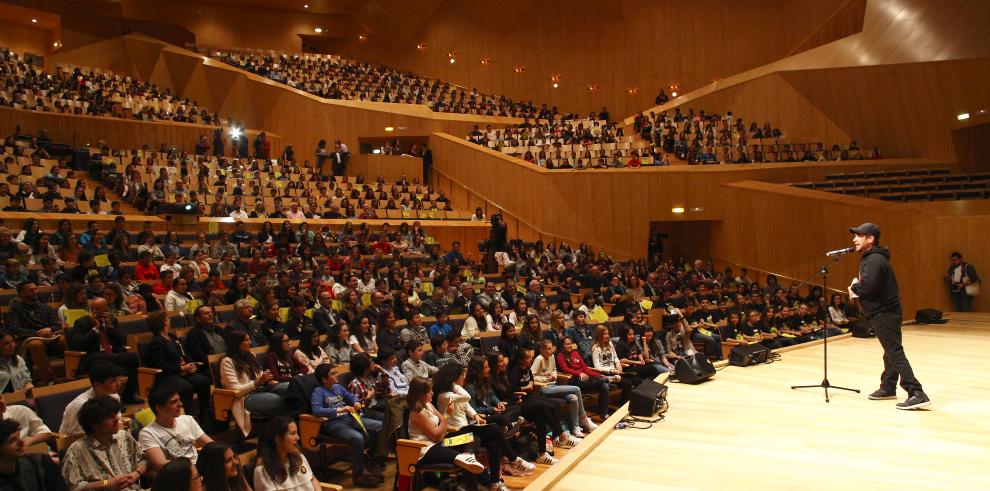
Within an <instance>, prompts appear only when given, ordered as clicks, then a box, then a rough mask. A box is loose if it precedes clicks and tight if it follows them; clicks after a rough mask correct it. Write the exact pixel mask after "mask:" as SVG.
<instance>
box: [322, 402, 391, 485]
mask: <svg viewBox="0 0 990 491" xmlns="http://www.w3.org/2000/svg"><path fill="white" fill-rule="evenodd" d="M361 422H362V423H364V430H362V429H361V425H360V424H358V422H357V420H356V419H354V418H353V417H352V416H351V415H350V414H345V415H341V416H338V417H336V418H334V419H331V420H330V421H327V422H326V423H323V426H321V427H320V433H323V434H324V435H326V436H328V437H330V438H333V439H334V440H339V441H341V442H343V443H346V444H347V447H348V458H349V459H350V461H351V474H352V475H353V476H354V477H358V476H360V475H361V474H364V449H365V447H368V446H370V445H371V444H372V443H373V442H376V441H377V440H378V432H380V431H382V422H381V421H378V420H377V419H370V418H366V417H364V416H362V417H361ZM365 431H367V435H365Z"/></svg>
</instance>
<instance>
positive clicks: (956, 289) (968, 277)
mask: <svg viewBox="0 0 990 491" xmlns="http://www.w3.org/2000/svg"><path fill="white" fill-rule="evenodd" d="M949 261H950V262H951V264H949V272H948V273H947V274H946V275H945V281H946V283H948V284H949V297H951V298H952V305H953V307H954V308H955V309H956V312H969V309H970V307H971V306H972V303H973V297H974V296H976V295H973V294H974V293H975V294H979V291H980V286H979V284H980V276H979V275H977V274H976V268H974V267H973V265H972V264H969V263H967V262H964V261H963V257H962V254H961V253H959V252H953V253H952V254H950V255H949Z"/></svg>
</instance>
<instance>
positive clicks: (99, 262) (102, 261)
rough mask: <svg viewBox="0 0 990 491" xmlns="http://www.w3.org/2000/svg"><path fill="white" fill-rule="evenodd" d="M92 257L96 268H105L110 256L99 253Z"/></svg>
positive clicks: (108, 263)
mask: <svg viewBox="0 0 990 491" xmlns="http://www.w3.org/2000/svg"><path fill="white" fill-rule="evenodd" d="M93 259H95V260H96V266H97V267H98V268H105V267H107V266H109V265H110V257H109V256H108V255H106V254H100V255H99V256H96V257H94V258H93Z"/></svg>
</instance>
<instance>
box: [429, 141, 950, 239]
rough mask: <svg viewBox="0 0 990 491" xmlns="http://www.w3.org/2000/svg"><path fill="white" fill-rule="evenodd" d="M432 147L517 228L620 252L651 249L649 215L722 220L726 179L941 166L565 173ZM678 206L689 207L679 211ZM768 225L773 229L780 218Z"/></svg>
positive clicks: (447, 169)
mask: <svg viewBox="0 0 990 491" xmlns="http://www.w3.org/2000/svg"><path fill="white" fill-rule="evenodd" d="M430 147H431V148H432V149H433V155H434V166H433V168H434V169H435V170H436V172H437V173H438V174H439V175H440V176H441V181H440V182H441V183H442V184H441V186H440V188H441V189H444V187H445V186H451V187H453V186H459V187H462V188H465V189H468V190H470V192H471V193H474V194H476V195H477V196H478V197H479V198H480V199H481V200H484V201H487V202H488V203H489V204H490V205H489V209H490V208H491V207H496V208H498V209H501V210H504V211H505V214H506V216H507V217H511V218H512V219H513V220H517V221H518V222H519V223H520V224H521V225H520V227H519V228H525V227H528V228H530V229H533V230H535V231H538V232H539V233H541V234H545V235H548V236H555V237H560V238H562V239H564V240H566V241H567V242H569V243H572V244H573V243H580V242H588V243H590V244H594V245H596V246H598V247H602V248H604V249H605V250H606V251H607V252H608V253H609V254H612V255H613V256H615V257H620V258H629V257H633V258H637V257H643V256H644V255H645V254H646V244H647V238H648V234H649V228H650V223H651V222H680V221H698V220H721V219H723V218H724V217H725V214H726V212H727V210H728V209H729V208H731V207H734V206H738V205H737V204H735V203H734V202H733V201H732V200H729V199H727V198H726V196H725V193H724V189H723V188H722V187H721V185H722V184H723V183H728V182H736V181H741V180H746V179H759V180H765V181H771V182H803V181H810V180H822V179H824V177H825V175H827V174H833V173H840V172H852V171H868V170H871V169H884V168H886V169H901V168H912V167H931V166H933V165H936V164H935V163H933V162H931V161H920V160H899V161H880V162H875V163H864V162H833V163H826V164H751V165H745V166H734V165H723V166H672V167H662V168H643V169H637V170H632V169H626V170H621V171H615V170H587V171H581V172H577V171H569V172H560V171H548V170H545V169H542V168H539V167H536V166H534V165H531V164H527V163H525V162H523V161H521V160H519V159H515V158H511V157H507V156H505V155H502V154H500V153H497V152H494V151H491V150H488V149H485V148H480V147H478V146H476V145H471V144H468V143H466V142H465V141H464V140H462V139H460V138H456V137H453V136H450V135H445V134H440V133H435V134H433V135H432V136H431V138H430ZM674 207H683V208H685V209H686V210H687V212H686V213H683V214H675V213H673V212H672V208H674ZM486 213H487V212H486ZM507 223H511V222H510V220H507ZM523 225H524V226H525V227H523ZM767 226H768V227H771V228H770V229H768V230H772V229H773V228H774V227H780V226H781V224H780V223H773V224H768V225H767Z"/></svg>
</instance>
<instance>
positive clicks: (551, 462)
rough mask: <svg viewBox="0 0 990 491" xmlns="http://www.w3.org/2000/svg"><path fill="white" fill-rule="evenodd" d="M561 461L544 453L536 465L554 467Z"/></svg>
mask: <svg viewBox="0 0 990 491" xmlns="http://www.w3.org/2000/svg"><path fill="white" fill-rule="evenodd" d="M559 460H560V459H556V458H554V457H553V456H551V455H550V454H549V453H547V452H543V453H542V454H541V455H540V456H539V457H537V458H536V463H537V464H544V465H554V464H556V463H557V462H558V461H559Z"/></svg>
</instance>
